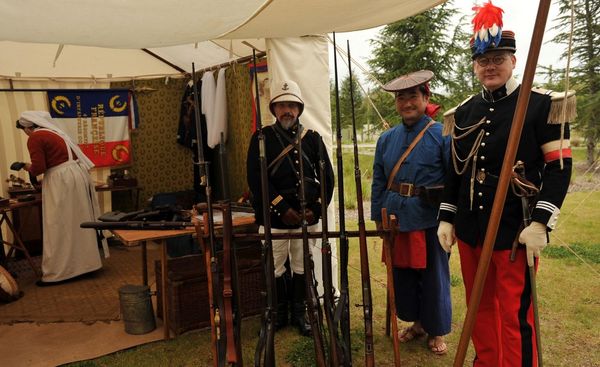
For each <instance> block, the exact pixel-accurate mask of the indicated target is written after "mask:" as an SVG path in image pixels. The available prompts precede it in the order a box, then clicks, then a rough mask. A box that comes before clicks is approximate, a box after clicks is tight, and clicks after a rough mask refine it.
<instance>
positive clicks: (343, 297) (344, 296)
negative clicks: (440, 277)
mask: <svg viewBox="0 0 600 367" xmlns="http://www.w3.org/2000/svg"><path fill="white" fill-rule="evenodd" d="M333 68H334V74H335V121H336V146H337V149H336V162H337V172H338V211H339V214H338V215H339V227H340V235H339V238H340V263H341V264H340V265H341V268H340V300H339V303H338V306H337V307H338V309H339V311H337V312H338V314H339V315H340V329H341V331H342V347H343V348H344V361H345V362H346V365H347V366H352V351H351V345H352V343H351V341H350V294H349V292H348V250H349V246H348V237H346V214H345V204H344V162H343V158H342V121H341V118H340V89H339V85H338V69H337V45H336V41H335V32H334V33H333Z"/></svg>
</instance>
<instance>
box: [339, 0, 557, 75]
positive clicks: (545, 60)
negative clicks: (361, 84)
mask: <svg viewBox="0 0 600 367" xmlns="http://www.w3.org/2000/svg"><path fill="white" fill-rule="evenodd" d="M473 3H474V1H473V0H455V1H454V7H455V8H458V9H460V10H461V11H462V12H463V13H464V14H467V15H468V16H467V18H466V21H467V26H466V31H469V32H471V31H472V26H471V23H470V22H471V19H472V15H473V11H472V10H471V8H472V7H473ZM477 3H478V4H482V3H483V1H482V0H479V1H477ZM493 4H494V5H496V6H499V7H501V8H502V9H504V17H503V22H504V29H505V30H512V31H514V32H515V36H516V39H517V53H516V56H517V66H516V69H515V75H516V76H517V78H518V79H521V78H522V77H523V72H524V69H525V63H526V61H527V55H528V53H529V44H530V43H531V35H532V33H533V26H534V23H535V18H536V15H537V10H538V6H539V1H536V0H521V1H515V0H495V1H494V0H493ZM557 16H558V5H557V4H555V1H552V5H551V7H550V13H549V14H548V20H547V22H546V31H545V33H544V41H543V42H544V43H543V44H542V49H541V51H540V56H539V59H538V65H544V66H550V65H552V66H553V67H554V68H558V67H564V66H565V65H566V61H565V60H560V55H561V54H562V52H563V51H564V50H565V47H566V46H564V45H557V44H553V43H549V42H548V41H550V40H551V39H552V38H553V37H554V35H555V34H556V32H554V31H552V30H551V28H552V27H553V26H555V25H556V22H555V18H556V17H557ZM380 29H381V27H379V28H372V29H368V30H364V31H357V32H348V33H338V34H336V41H337V43H338V45H341V46H343V47H344V49H345V48H346V40H347V39H349V40H350V51H351V53H352V56H353V58H354V59H356V60H358V61H359V62H360V63H361V64H362V65H364V66H365V67H367V63H366V60H368V59H369V58H370V55H371V48H370V43H369V40H370V39H373V38H375V37H376V36H377V34H378V31H379V30H380ZM332 50H333V49H332V48H330V65H333V56H331V52H332ZM338 68H339V69H340V71H339V73H340V75H347V68H348V67H347V66H346V64H345V63H343V62H342V61H341V60H340V59H339V55H338ZM332 70H333V68H332ZM353 70H354V71H355V72H357V73H359V70H357V68H355V67H353ZM539 71H540V70H539V69H538V72H539ZM332 73H333V71H332ZM360 77H361V79H362V80H364V79H365V78H364V76H362V75H361V76H360ZM536 81H539V82H542V81H543V79H542V78H541V76H540V77H537V78H536ZM382 82H384V83H385V82H386V81H382Z"/></svg>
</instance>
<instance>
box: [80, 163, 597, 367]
mask: <svg viewBox="0 0 600 367" xmlns="http://www.w3.org/2000/svg"><path fill="white" fill-rule="evenodd" d="M575 156H576V160H577V159H580V158H577V157H578V153H576V154H575ZM583 157H584V156H583ZM360 159H361V161H360V168H361V171H362V173H363V183H362V184H363V190H366V192H364V194H367V193H368V192H369V191H370V179H371V178H370V174H369V172H372V171H371V165H372V163H371V162H372V156H367V155H362V154H361V155H360ZM344 176H345V177H344V179H345V183H344V186H345V189H347V191H345V199H346V203H348V202H349V200H350V199H351V198H352V197H354V198H355V197H356V195H355V194H354V193H355V191H354V192H352V194H351V193H350V192H351V191H350V190H352V188H354V167H353V158H352V154H351V153H350V154H348V153H347V152H344ZM367 177H368V178H367ZM364 197H365V200H368V196H366V195H365V196H364ZM597 203H600V192H575V193H570V194H569V195H567V198H566V200H565V203H564V205H563V207H562V210H561V217H560V219H559V223H558V226H557V229H556V230H554V231H553V232H551V234H550V245H549V246H548V247H547V248H546V249H545V250H544V251H543V252H542V259H541V263H540V268H539V272H538V277H537V286H538V298H539V311H540V324H541V330H542V346H543V356H544V364H545V365H546V366H547V367H551V366H578V367H579V366H582V367H584V366H589V367H591V366H600V353H598V352H597V351H598V345H600V328H598V323H599V322H600V288H599V287H598V284H599V281H600V265H599V264H600V231H599V224H600V205H598V204H597ZM356 227H357V225H356V222H350V221H348V222H347V229H348V230H354V229H356ZM367 227H368V228H373V223H372V222H370V221H368V222H367ZM381 246H382V244H381V240H380V239H378V238H369V239H368V241H367V247H368V251H369V265H370V272H371V289H372V298H373V314H374V318H373V329H374V344H375V359H376V365H377V366H392V365H393V362H392V361H393V349H392V341H391V339H390V338H389V337H387V336H385V332H384V331H385V325H384V320H385V304H386V302H385V297H386V292H385V284H386V280H385V279H386V272H385V267H384V266H383V264H382V263H381V261H380V259H381V250H382V248H381ZM455 250H456V249H455ZM574 253H576V254H577V256H576V255H575V254H574ZM450 269H451V270H450V271H451V284H452V290H451V292H452V307H453V317H452V332H451V333H450V334H449V335H448V336H447V337H446V341H447V343H448V347H449V353H448V354H447V355H446V356H441V357H439V356H434V355H432V353H431V352H429V351H428V350H427V348H426V345H425V340H418V341H415V342H411V343H407V344H402V345H401V351H400V354H401V359H402V364H403V366H432V367H442V366H449V365H452V362H453V359H454V355H455V353H456V347H457V345H458V341H459V338H460V330H461V329H462V324H463V320H464V318H465V314H466V306H465V294H464V287H463V285H462V276H461V272H460V263H459V257H458V252H457V251H454V252H453V254H452V255H451V257H450ZM348 274H349V282H350V297H351V298H350V305H351V329H352V355H353V364H354V365H355V366H362V365H364V341H363V330H364V329H363V327H364V323H363V318H362V315H363V313H362V308H360V307H354V305H355V304H358V303H361V302H362V299H361V292H360V256H359V244H358V240H357V239H355V238H353V239H351V241H350V256H349V267H348ZM405 325H408V324H406V323H400V327H402V326H405ZM242 326H243V328H242V332H243V337H242V339H243V356H244V362H245V364H246V365H252V364H253V359H254V348H255V347H256V342H257V334H258V331H259V328H260V319H259V318H258V317H254V318H250V319H246V320H244V323H243V325H242ZM275 342H276V347H275V349H276V361H277V366H295V367H303V366H313V365H314V360H313V358H314V351H313V344H312V340H311V339H310V338H304V337H301V336H299V335H298V334H297V333H296V332H295V330H294V329H292V328H286V329H284V330H281V331H279V332H278V333H277V334H276V341H275ZM209 346H210V334H209V330H206V329H205V330H200V331H194V332H189V333H186V334H183V335H180V336H179V337H177V338H175V339H172V340H169V341H166V342H165V341H159V342H154V343H151V344H147V345H144V346H140V347H137V348H132V349H129V350H126V351H122V352H118V353H114V354H111V355H108V356H104V357H101V358H98V359H94V360H91V361H85V362H80V363H75V364H72V365H71V366H78V367H97V366H211V365H212V364H211V356H210V352H209V351H210V347H209ZM473 354H474V352H473V348H472V347H470V348H469V351H468V353H467V357H466V361H467V365H468V364H469V362H470V361H471V360H472V359H473Z"/></svg>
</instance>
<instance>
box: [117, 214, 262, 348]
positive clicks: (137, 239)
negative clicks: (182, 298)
mask: <svg viewBox="0 0 600 367" xmlns="http://www.w3.org/2000/svg"><path fill="white" fill-rule="evenodd" d="M194 223H195V224H194V225H195V226H197V227H198V232H199V233H202V229H203V227H204V225H203V223H202V221H201V220H197V221H195V222H194ZM253 223H254V217H253V216H252V217H248V216H245V217H238V218H236V217H234V218H233V227H241V226H247V225H251V224H253ZM220 228H221V225H220V223H215V231H216V230H217V229H220ZM111 232H112V233H113V234H114V235H115V236H116V237H117V238H118V239H119V240H120V241H121V242H122V243H123V244H124V245H126V246H132V245H137V244H138V243H139V244H141V245H142V281H143V284H144V285H148V264H147V262H148V255H147V246H146V245H147V242H148V241H154V242H156V243H158V244H159V245H160V246H161V256H160V258H161V261H160V263H161V264H160V266H161V274H162V276H161V279H160V281H161V287H162V290H163V291H162V305H163V307H162V317H163V323H164V324H163V325H164V339H169V338H170V328H169V313H168V307H169V301H168V299H167V278H168V274H169V273H168V268H167V264H168V256H167V246H166V241H165V240H166V239H167V238H173V237H179V236H185V235H190V234H191V235H195V234H196V228H195V227H194V226H191V227H188V228H184V229H165V230H130V229H113V230H111ZM200 241H201V242H202V239H200Z"/></svg>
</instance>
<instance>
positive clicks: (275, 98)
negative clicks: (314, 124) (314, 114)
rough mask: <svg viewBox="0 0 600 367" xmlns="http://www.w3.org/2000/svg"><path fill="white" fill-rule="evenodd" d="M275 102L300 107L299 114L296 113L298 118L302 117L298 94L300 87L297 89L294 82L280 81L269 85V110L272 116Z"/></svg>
mask: <svg viewBox="0 0 600 367" xmlns="http://www.w3.org/2000/svg"><path fill="white" fill-rule="evenodd" d="M277 102H296V103H298V105H299V107H300V113H298V116H300V115H302V111H304V101H303V100H302V93H301V92H300V87H298V84H296V82H294V81H291V80H282V81H278V82H274V83H273V84H272V85H271V101H270V102H269V109H270V110H271V113H272V114H273V115H275V110H274V109H273V105H274V104H275V103H277Z"/></svg>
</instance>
